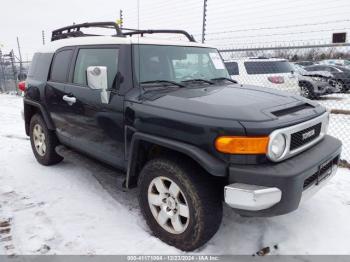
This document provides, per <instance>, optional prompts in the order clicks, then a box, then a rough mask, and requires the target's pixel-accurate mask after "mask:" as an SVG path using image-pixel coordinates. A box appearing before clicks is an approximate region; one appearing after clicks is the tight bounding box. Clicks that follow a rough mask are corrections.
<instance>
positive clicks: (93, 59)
mask: <svg viewBox="0 0 350 262" xmlns="http://www.w3.org/2000/svg"><path fill="white" fill-rule="evenodd" d="M118 53H119V50H118V49H116V48H104V49H97V48H90V49H80V50H79V53H78V57H77V61H76V63H75V68H74V77H73V83H75V84H79V85H84V86H87V81H86V70H87V68H88V67H89V66H106V67H107V77H108V88H111V87H112V84H113V80H114V78H115V76H116V74H117V71H118Z"/></svg>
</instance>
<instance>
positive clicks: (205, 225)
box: [139, 158, 222, 251]
mask: <svg viewBox="0 0 350 262" xmlns="http://www.w3.org/2000/svg"><path fill="white" fill-rule="evenodd" d="M187 162H188V161H187ZM211 182H213V181H212V179H211V177H209V176H208V175H207V174H205V173H204V172H203V171H201V170H200V169H199V168H197V167H196V166H195V165H190V164H188V163H186V161H177V160H174V159H171V158H158V159H154V160H151V161H150V162H148V163H147V164H146V165H145V166H144V168H143V169H142V171H141V174H140V178H139V203H140V208H141V211H142V214H143V216H144V218H145V219H146V222H147V224H148V225H149V227H150V229H151V230H152V231H153V233H154V235H155V236H156V237H158V238H160V239H161V240H162V241H164V242H166V243H168V244H170V245H173V246H175V247H177V248H179V249H181V250H185V251H191V250H194V249H196V248H198V247H200V246H202V245H203V244H205V243H206V242H207V241H208V240H209V239H210V238H211V237H212V236H213V235H214V234H215V233H216V231H217V230H218V228H219V226H220V223H221V219H222V201H221V198H220V194H219V190H218V189H217V188H216V187H215V186H213V183H211Z"/></svg>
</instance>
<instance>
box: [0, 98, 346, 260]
mask: <svg viewBox="0 0 350 262" xmlns="http://www.w3.org/2000/svg"><path fill="white" fill-rule="evenodd" d="M21 108H22V101H21V99H20V98H19V97H15V96H9V95H0V254H183V252H181V251H179V250H177V249H176V248H174V247H171V246H168V245H166V244H164V243H163V242H161V241H160V240H158V239H157V238H155V237H153V236H152V235H151V233H150V231H149V229H148V228H147V226H146V224H145V222H144V220H143V218H142V216H141V214H140V212H139V209H138V206H137V199H136V195H137V191H136V190H131V191H129V192H124V191H123V190H122V187H121V183H122V181H123V178H122V175H121V174H118V172H116V171H113V170H109V169H107V168H105V167H103V166H101V165H100V164H98V163H96V162H94V161H91V160H88V159H86V158H84V157H82V156H79V155H77V156H76V159H75V160H76V161H75V160H74V159H73V161H72V160H64V161H63V162H62V163H60V164H58V165H56V166H52V167H44V166H41V165H39V164H38V163H37V162H36V160H35V159H34V156H33V154H32V152H31V148H30V143H29V140H28V138H27V137H26V135H25V133H24V126H23V121H22V119H21V116H20V111H21ZM78 163H83V164H78ZM349 221H350V171H349V170H348V169H340V170H339V171H338V174H337V176H335V177H334V179H333V180H331V181H330V183H329V184H328V185H326V186H325V187H324V188H323V190H322V191H320V192H319V193H318V194H317V195H316V196H314V197H313V198H312V199H310V200H309V201H308V202H305V203H303V204H302V205H301V207H300V208H299V209H298V210H297V211H295V212H293V213H291V214H288V215H284V216H279V217H273V218H244V217H240V216H238V215H236V214H235V213H234V212H233V211H232V210H231V209H229V208H225V210H224V219H223V222H222V225H221V227H220V230H219V231H218V233H217V234H216V235H215V236H214V237H213V239H212V240H210V242H209V243H208V244H207V245H205V246H204V247H203V248H201V249H199V250H197V251H196V252H195V253H199V254H253V253H255V252H257V251H258V250H260V249H261V248H264V247H266V246H270V247H273V246H274V245H278V249H274V248H272V253H273V254H350V246H349V237H350V227H349Z"/></svg>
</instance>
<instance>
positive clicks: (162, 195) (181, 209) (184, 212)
mask: <svg viewBox="0 0 350 262" xmlns="http://www.w3.org/2000/svg"><path fill="white" fill-rule="evenodd" d="M148 203H149V206H150V209H151V212H152V214H153V217H154V218H155V220H156V221H157V223H158V224H159V225H160V226H161V227H162V228H163V229H165V230H166V231H168V232H169V233H172V234H181V233H183V232H184V231H185V230H186V228H187V226H188V223H189V220H190V211H189V207H188V204H187V200H186V198H185V195H184V193H183V192H182V191H181V189H180V187H179V186H178V185H177V184H176V183H175V182H174V181H173V180H171V179H169V178H167V177H156V178H154V179H153V180H152V181H151V183H150V185H149V187H148Z"/></svg>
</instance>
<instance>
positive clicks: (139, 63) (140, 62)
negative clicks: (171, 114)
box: [133, 45, 229, 84]
mask: <svg viewBox="0 0 350 262" xmlns="http://www.w3.org/2000/svg"><path fill="white" fill-rule="evenodd" d="M133 48H134V49H133V50H134V70H135V76H136V78H137V81H138V82H139V83H144V82H152V81H157V80H162V81H164V80H165V81H172V82H176V83H182V84H183V83H186V82H183V81H186V80H198V79H203V80H210V79H214V78H221V77H227V78H229V75H228V73H227V70H226V67H225V65H224V63H223V61H222V59H221V57H220V55H219V53H218V51H217V50H216V49H214V48H203V47H185V46H161V45H134V47H133ZM187 82H188V81H187Z"/></svg>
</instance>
